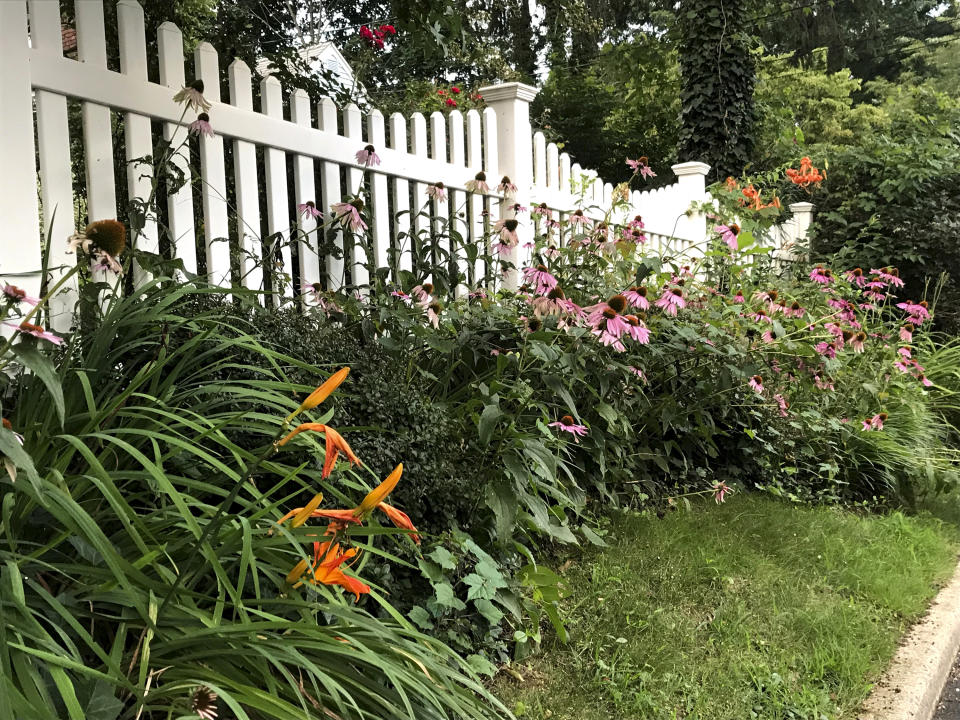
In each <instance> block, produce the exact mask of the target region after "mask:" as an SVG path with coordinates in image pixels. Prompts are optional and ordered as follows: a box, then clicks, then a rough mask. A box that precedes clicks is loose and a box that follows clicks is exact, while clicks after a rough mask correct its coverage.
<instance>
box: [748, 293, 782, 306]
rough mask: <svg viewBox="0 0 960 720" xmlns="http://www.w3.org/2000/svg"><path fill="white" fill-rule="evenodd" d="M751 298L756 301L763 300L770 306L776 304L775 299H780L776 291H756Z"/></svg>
mask: <svg viewBox="0 0 960 720" xmlns="http://www.w3.org/2000/svg"><path fill="white" fill-rule="evenodd" d="M753 297H754V298H755V299H756V300H763V301H764V302H766V303H770V304H771V305H772V304H773V303H774V302H776V300H777V298H778V297H780V295H779V293H778V292H777V291H776V290H757V291H756V292H755V293H754V294H753Z"/></svg>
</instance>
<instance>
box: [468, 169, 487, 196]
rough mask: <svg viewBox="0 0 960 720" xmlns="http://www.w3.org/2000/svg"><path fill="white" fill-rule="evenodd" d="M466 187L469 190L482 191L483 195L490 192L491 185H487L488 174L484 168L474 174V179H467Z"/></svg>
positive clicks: (473, 191)
mask: <svg viewBox="0 0 960 720" xmlns="http://www.w3.org/2000/svg"><path fill="white" fill-rule="evenodd" d="M464 187H465V188H466V189H467V191H468V192H472V193H480V194H481V195H483V194H485V193H488V192H490V186H489V185H487V174H486V173H485V172H483V171H482V170H481V171H480V172H478V173H477V174H476V175H474V176H473V180H467V182H466V183H464Z"/></svg>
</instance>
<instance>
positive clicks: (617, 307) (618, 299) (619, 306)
mask: <svg viewBox="0 0 960 720" xmlns="http://www.w3.org/2000/svg"><path fill="white" fill-rule="evenodd" d="M607 305H608V306H610V307H611V308H613V310H614V312H617V313H622V312H623V311H624V310H626V309H627V299H626V298H625V297H624V296H623V295H614V296H613V297H611V298H610V299H609V300H607Z"/></svg>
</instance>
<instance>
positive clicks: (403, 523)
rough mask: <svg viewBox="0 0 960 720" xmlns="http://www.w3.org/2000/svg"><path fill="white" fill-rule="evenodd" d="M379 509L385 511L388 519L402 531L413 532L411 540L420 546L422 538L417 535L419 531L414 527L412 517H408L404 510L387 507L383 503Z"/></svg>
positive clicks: (378, 506) (391, 506)
mask: <svg viewBox="0 0 960 720" xmlns="http://www.w3.org/2000/svg"><path fill="white" fill-rule="evenodd" d="M377 508H378V509H380V510H383V511H384V512H385V513H386V514H387V517H388V518H390V522H392V523H393V524H394V525H396V526H397V527H398V528H401V529H402V530H412V531H413V532H412V533H411V535H410V539H411V540H413V541H414V542H415V543H416V544H417V545H419V544H420V536H419V535H418V534H417V529H416V528H415V527H414V526H413V522H412V521H411V520H410V516H409V515H407V514H406V513H405V512H404V511H403V510H400V509H399V508H395V507H394V506H393V505H387V504H386V503H384V502H382V503H380V504H379V505H377Z"/></svg>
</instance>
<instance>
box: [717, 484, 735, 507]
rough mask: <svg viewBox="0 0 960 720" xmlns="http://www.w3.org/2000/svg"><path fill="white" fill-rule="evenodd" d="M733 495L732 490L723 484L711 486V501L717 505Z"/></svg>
mask: <svg viewBox="0 0 960 720" xmlns="http://www.w3.org/2000/svg"><path fill="white" fill-rule="evenodd" d="M732 494H733V488H732V487H730V486H729V485H727V484H726V483H725V482H723V481H722V480H721V481H717V482H715V483H714V484H713V499H714V500H715V501H716V503H717V505H719V504H720V503H722V502H724V501H725V500H726V499H727V495H732Z"/></svg>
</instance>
